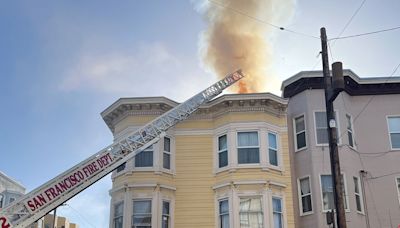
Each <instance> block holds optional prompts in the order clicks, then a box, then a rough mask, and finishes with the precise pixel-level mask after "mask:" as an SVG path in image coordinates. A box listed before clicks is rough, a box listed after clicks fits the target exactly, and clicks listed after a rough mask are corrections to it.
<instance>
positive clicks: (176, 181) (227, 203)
mask: <svg viewBox="0 0 400 228" xmlns="http://www.w3.org/2000/svg"><path fill="white" fill-rule="evenodd" d="M177 105H178V103H177V102H175V101H172V100H170V99H167V98H164V97H151V98H147V97H144V98H121V99H119V100H118V101H116V102H115V103H114V104H112V105H111V106H110V107H108V108H107V109H106V110H105V111H103V112H102V117H103V119H104V121H105V122H106V123H107V125H108V126H109V128H110V130H111V131H112V133H113V135H114V138H115V140H119V139H121V138H123V137H124V136H126V135H127V134H129V133H130V132H132V131H133V130H135V129H137V128H139V127H140V126H143V125H144V124H145V123H147V122H149V121H150V120H152V119H154V118H155V117H157V116H159V115H161V114H163V113H165V112H166V111H168V110H170V109H171V108H173V107H175V106H177ZM286 107H287V100H285V99H282V98H280V97H277V96H275V95H272V94H269V93H259V94H234V95H223V96H220V97H218V98H216V99H214V100H213V101H211V102H209V103H207V104H205V105H204V106H202V107H200V109H199V110H198V111H197V112H196V113H194V114H193V115H192V116H191V117H190V118H189V119H188V120H185V121H183V122H182V123H180V124H178V125H176V126H175V127H174V128H173V129H171V130H170V131H168V132H167V135H166V136H165V137H164V138H162V139H161V140H160V141H159V142H158V143H156V144H154V145H153V146H151V147H149V148H147V149H145V150H143V151H142V152H141V153H139V154H138V155H136V157H135V158H134V159H133V160H131V161H128V162H127V163H126V164H125V165H122V166H121V167H119V168H118V169H117V170H116V171H114V172H113V174H112V181H113V187H112V189H111V190H110V195H111V201H110V224H109V226H110V227H111V228H121V227H142V228H145V227H153V228H170V227H172V228H188V227H190V228H195V227H199V228H200V227H201V228H206V227H210V228H216V227H221V228H239V227H257V228H258V227H260V228H261V227H262V228H283V227H285V228H293V227H294V217H293V216H294V215H293V200H292V187H291V174H290V172H291V171H290V170H291V169H290V162H289V154H288V145H287V141H288V140H287V126H286V123H287V122H286Z"/></svg>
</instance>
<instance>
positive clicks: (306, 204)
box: [301, 195, 312, 213]
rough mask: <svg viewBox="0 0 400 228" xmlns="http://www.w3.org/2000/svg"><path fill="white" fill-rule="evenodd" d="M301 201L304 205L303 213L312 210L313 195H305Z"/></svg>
mask: <svg viewBox="0 0 400 228" xmlns="http://www.w3.org/2000/svg"><path fill="white" fill-rule="evenodd" d="M301 203H302V206H303V213H306V212H309V211H312V205H311V195H307V196H303V197H302V198H301Z"/></svg>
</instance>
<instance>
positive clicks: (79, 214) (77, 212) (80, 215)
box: [65, 204, 96, 228]
mask: <svg viewBox="0 0 400 228" xmlns="http://www.w3.org/2000/svg"><path fill="white" fill-rule="evenodd" d="M65 205H66V206H68V207H69V208H71V210H72V211H74V212H75V213H76V214H77V215H78V216H79V217H80V218H81V219H83V220H84V221H85V222H86V223H87V224H89V225H90V226H91V227H94V228H96V226H95V225H93V224H92V223H90V222H89V220H88V219H86V218H85V217H84V216H83V215H82V214H81V213H80V212H79V211H78V210H76V209H75V208H73V207H72V206H71V205H69V204H65Z"/></svg>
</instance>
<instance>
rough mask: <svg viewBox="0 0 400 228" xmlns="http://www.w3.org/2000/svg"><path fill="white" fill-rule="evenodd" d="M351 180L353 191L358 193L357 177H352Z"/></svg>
mask: <svg viewBox="0 0 400 228" xmlns="http://www.w3.org/2000/svg"><path fill="white" fill-rule="evenodd" d="M353 181H354V192H355V193H360V190H359V189H358V178H357V177H353Z"/></svg>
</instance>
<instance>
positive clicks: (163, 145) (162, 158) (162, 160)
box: [153, 136, 172, 171]
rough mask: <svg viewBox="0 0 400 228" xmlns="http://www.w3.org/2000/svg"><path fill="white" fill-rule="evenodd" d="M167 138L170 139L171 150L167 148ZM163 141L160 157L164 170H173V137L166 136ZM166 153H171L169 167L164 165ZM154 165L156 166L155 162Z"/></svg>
mask: <svg viewBox="0 0 400 228" xmlns="http://www.w3.org/2000/svg"><path fill="white" fill-rule="evenodd" d="M166 138H167V139H169V151H166V150H165V139H166ZM162 142H163V144H162V156H161V158H160V163H161V167H162V169H164V170H168V171H171V170H172V138H171V137H169V136H164V137H163V140H162ZM153 153H154V152H153ZM164 154H168V155H169V169H168V168H165V167H164ZM153 163H154V154H153ZM153 166H154V164H153Z"/></svg>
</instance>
